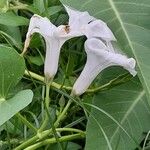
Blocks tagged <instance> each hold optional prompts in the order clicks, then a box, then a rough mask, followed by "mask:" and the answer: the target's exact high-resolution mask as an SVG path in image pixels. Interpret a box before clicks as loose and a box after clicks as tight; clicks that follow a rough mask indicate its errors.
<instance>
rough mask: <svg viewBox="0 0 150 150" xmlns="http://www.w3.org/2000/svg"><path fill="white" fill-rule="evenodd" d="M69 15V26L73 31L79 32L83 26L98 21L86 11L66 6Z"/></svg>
mask: <svg viewBox="0 0 150 150" xmlns="http://www.w3.org/2000/svg"><path fill="white" fill-rule="evenodd" d="M64 7H65V9H66V11H67V13H68V15H69V24H68V25H69V26H70V28H71V29H72V30H79V29H81V28H82V26H84V25H87V24H88V23H90V22H91V21H93V20H96V19H95V18H94V17H93V16H90V14H89V13H88V12H87V11H85V12H81V11H78V10H76V9H74V8H71V7H69V6H66V5H64Z"/></svg>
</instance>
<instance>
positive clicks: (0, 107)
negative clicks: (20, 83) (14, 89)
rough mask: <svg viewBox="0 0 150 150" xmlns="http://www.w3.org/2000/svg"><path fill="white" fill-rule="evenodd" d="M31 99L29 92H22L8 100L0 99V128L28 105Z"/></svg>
mask: <svg viewBox="0 0 150 150" xmlns="http://www.w3.org/2000/svg"><path fill="white" fill-rule="evenodd" d="M32 98H33V92H32V91H31V90H24V91H20V92H19V93H17V94H16V95H15V96H14V97H13V98H11V99H8V100H2V99H0V126H1V125H2V124H3V123H5V122H6V121H7V120H9V119H10V118H11V117H13V116H14V115H15V114H16V113H17V112H19V111H20V110H22V109H23V108H25V107H26V106H27V105H29V104H30V103H31V101H32Z"/></svg>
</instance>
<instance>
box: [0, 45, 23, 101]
mask: <svg viewBox="0 0 150 150" xmlns="http://www.w3.org/2000/svg"><path fill="white" fill-rule="evenodd" d="M24 72H25V62H24V58H23V57H21V56H20V55H19V54H18V53H17V52H16V51H15V50H14V49H13V48H9V47H5V46H0V98H4V99H5V98H6V97H7V95H8V93H9V91H10V89H12V88H13V87H14V86H15V85H16V84H17V83H18V81H19V80H20V79H21V78H22V76H23V74H24Z"/></svg>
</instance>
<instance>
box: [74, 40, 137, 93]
mask: <svg viewBox="0 0 150 150" xmlns="http://www.w3.org/2000/svg"><path fill="white" fill-rule="evenodd" d="M85 50H86V53H87V61H86V64H85V67H84V69H83V71H82V72H81V74H80V76H79V78H78V79H77V81H76V82H75V84H74V86H73V94H75V95H81V94H83V93H84V92H85V91H86V90H87V88H88V87H89V86H90V84H91V83H92V82H93V80H94V79H95V78H96V76H97V75H98V74H99V73H100V72H101V71H102V70H104V69H105V68H107V67H110V66H122V67H123V68H124V69H126V70H128V71H129V72H130V73H131V74H132V75H133V76H135V75H136V71H135V69H134V68H135V60H134V59H133V58H127V57H126V56H124V55H121V54H116V53H113V52H111V51H109V50H108V47H107V46H106V45H105V44H104V43H103V42H102V41H101V40H99V39H96V38H91V39H88V40H87V41H86V42H85Z"/></svg>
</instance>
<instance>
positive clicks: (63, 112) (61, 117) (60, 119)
mask: <svg viewBox="0 0 150 150" xmlns="http://www.w3.org/2000/svg"><path fill="white" fill-rule="evenodd" d="M71 103H72V100H71V99H70V100H69V101H68V103H67V105H66V106H65V108H64V109H63V111H62V113H61V114H60V115H59V116H58V119H57V120H56V122H55V123H54V126H55V127H58V126H59V123H60V122H61V121H62V120H63V119H64V117H65V115H66V113H67V111H68V108H69V107H70V105H71Z"/></svg>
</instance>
